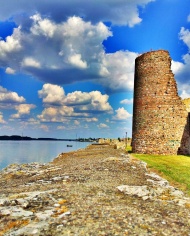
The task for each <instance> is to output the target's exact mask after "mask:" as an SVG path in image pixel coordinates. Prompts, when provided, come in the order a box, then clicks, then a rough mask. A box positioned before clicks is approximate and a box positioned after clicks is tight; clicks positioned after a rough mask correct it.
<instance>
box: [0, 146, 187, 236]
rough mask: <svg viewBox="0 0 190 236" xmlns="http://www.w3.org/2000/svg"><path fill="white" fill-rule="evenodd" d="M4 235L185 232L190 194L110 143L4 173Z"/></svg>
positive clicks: (0, 211) (0, 199)
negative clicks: (49, 161)
mask: <svg viewBox="0 0 190 236" xmlns="http://www.w3.org/2000/svg"><path fill="white" fill-rule="evenodd" d="M0 235H5V236H8V235H10V236H16V235H20V236H21V235H22V236H23V235H35V236H38V235H49V236H50V235H55V236H59V235H60V236H61V235H94V236H97V235H110V236H111V235H138V236H141V235H142V236H143V235H159V236H160V235H174V236H175V235H178V236H179V235H187V236H190V199H189V198H188V197H187V196H185V195H184V194H183V193H182V192H181V191H179V190H178V189H175V188H174V187H172V186H170V184H169V183H168V182H167V181H166V180H164V179H162V178H161V177H159V176H158V175H156V174H155V173H152V172H150V171H149V170H147V167H146V163H144V162H141V161H138V160H136V159H134V158H133V157H131V156H130V155H128V154H127V153H126V152H125V151H124V150H117V149H114V147H113V146H111V145H90V146H89V147H87V148H86V149H82V150H79V151H75V152H70V153H65V154H64V153H63V154H60V155H59V156H58V157H57V158H56V159H55V160H54V161H53V162H52V163H48V164H39V163H31V164H23V165H16V164H13V165H10V166H8V167H7V168H5V169H4V170H2V171H1V172H0Z"/></svg>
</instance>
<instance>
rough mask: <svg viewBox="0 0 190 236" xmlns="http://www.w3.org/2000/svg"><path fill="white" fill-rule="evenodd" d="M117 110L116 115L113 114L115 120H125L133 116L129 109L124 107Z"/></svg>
mask: <svg viewBox="0 0 190 236" xmlns="http://www.w3.org/2000/svg"><path fill="white" fill-rule="evenodd" d="M115 111H116V115H115V116H113V118H112V119H113V120H118V121H125V120H127V119H128V118H131V117H132V115H131V114H130V113H129V112H128V111H127V110H125V109H124V108H123V107H121V108H118V109H117V110H115Z"/></svg>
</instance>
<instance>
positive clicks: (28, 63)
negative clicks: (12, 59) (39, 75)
mask: <svg viewBox="0 0 190 236" xmlns="http://www.w3.org/2000/svg"><path fill="white" fill-rule="evenodd" d="M21 64H22V66H23V67H34V68H40V62H38V61H37V60H35V59H33V58H32V57H26V58H24V60H23V61H22V63H21Z"/></svg>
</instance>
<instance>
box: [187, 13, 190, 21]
mask: <svg viewBox="0 0 190 236" xmlns="http://www.w3.org/2000/svg"><path fill="white" fill-rule="evenodd" d="M187 21H188V22H190V14H189V15H188V17H187Z"/></svg>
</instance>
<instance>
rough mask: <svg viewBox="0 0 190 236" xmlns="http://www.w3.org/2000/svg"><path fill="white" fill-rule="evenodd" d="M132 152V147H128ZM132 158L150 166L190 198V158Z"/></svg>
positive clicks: (149, 156) (151, 156)
mask: <svg viewBox="0 0 190 236" xmlns="http://www.w3.org/2000/svg"><path fill="white" fill-rule="evenodd" d="M127 150H128V152H130V151H131V150H130V147H129V148H128V147H127ZM132 156H133V157H135V158H137V159H140V160H142V161H144V162H146V163H147V164H148V167H149V168H151V169H153V170H154V171H157V172H158V173H159V174H160V175H161V176H162V177H164V178H165V179H167V180H168V181H170V183H171V184H173V185H174V186H176V187H178V188H179V189H181V190H183V191H185V192H187V194H188V195H189V196H190V156H182V155H168V156H162V155H148V154H135V153H132Z"/></svg>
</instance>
